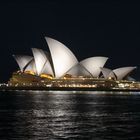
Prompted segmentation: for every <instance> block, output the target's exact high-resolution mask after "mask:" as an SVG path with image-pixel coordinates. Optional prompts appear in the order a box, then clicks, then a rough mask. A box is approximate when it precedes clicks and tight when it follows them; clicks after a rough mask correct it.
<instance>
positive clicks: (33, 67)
mask: <svg viewBox="0 0 140 140" xmlns="http://www.w3.org/2000/svg"><path fill="white" fill-rule="evenodd" d="M25 71H32V72H34V73H35V74H36V65H35V60H34V59H33V60H32V61H31V62H30V63H29V64H28V65H27V66H26V68H25Z"/></svg>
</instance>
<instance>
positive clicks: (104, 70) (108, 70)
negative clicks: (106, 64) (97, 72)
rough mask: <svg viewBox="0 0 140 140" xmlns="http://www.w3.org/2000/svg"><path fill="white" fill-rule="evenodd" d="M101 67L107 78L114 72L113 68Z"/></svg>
mask: <svg viewBox="0 0 140 140" xmlns="http://www.w3.org/2000/svg"><path fill="white" fill-rule="evenodd" d="M100 69H101V72H102V74H103V76H104V78H105V79H107V78H108V76H109V74H110V73H111V72H112V70H111V69H108V68H100Z"/></svg>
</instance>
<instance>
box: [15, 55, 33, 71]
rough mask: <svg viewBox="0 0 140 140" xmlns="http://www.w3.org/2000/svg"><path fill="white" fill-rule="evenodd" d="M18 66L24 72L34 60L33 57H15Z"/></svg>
mask: <svg viewBox="0 0 140 140" xmlns="http://www.w3.org/2000/svg"><path fill="white" fill-rule="evenodd" d="M13 57H14V58H15V60H16V62H17V64H18V65H19V68H20V70H21V71H22V72H23V71H24V68H25V66H26V65H28V63H29V62H30V61H31V60H33V57H31V56H27V55H13Z"/></svg>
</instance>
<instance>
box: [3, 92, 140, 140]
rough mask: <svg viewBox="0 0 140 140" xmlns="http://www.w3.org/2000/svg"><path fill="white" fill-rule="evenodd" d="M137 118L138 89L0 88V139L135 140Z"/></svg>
mask: <svg viewBox="0 0 140 140" xmlns="http://www.w3.org/2000/svg"><path fill="white" fill-rule="evenodd" d="M139 122H140V93H139V92H122V93H121V92H95V91H94V92H92V91H90V92H88V91H84V92H82V91H28V92H27V91H8V92H4V91H3V92H0V140H7V139H14V140H38V139H40V140H55V139H56V140H58V139H70V140H74V139H80V140H81V139H87V140H88V139H89V140H92V139H93V140H109V139H113V140H129V139H130V140H131V139H133V140H134V139H140V133H139V132H140V123H139Z"/></svg>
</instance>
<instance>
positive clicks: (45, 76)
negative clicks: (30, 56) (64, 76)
mask: <svg viewBox="0 0 140 140" xmlns="http://www.w3.org/2000/svg"><path fill="white" fill-rule="evenodd" d="M40 77H41V78H48V79H53V77H52V75H50V74H41V75H40Z"/></svg>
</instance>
